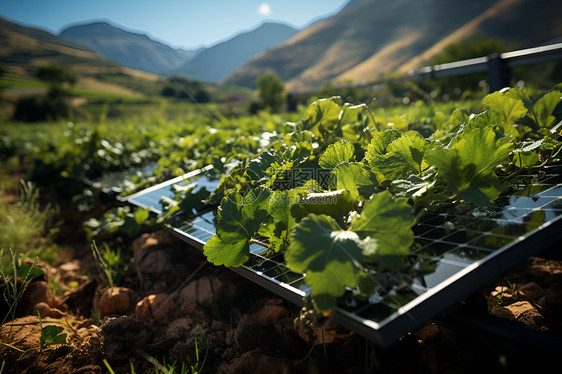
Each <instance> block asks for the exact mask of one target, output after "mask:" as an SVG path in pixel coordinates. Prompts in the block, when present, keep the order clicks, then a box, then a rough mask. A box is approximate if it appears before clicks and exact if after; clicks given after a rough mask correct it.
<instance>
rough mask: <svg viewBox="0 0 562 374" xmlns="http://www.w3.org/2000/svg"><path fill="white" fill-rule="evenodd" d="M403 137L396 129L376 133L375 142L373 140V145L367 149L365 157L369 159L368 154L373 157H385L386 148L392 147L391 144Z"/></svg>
mask: <svg viewBox="0 0 562 374" xmlns="http://www.w3.org/2000/svg"><path fill="white" fill-rule="evenodd" d="M401 136H402V134H401V133H400V131H398V130H396V129H392V130H386V131H384V132H378V133H375V134H374V135H373V140H371V143H370V144H369V146H368V147H367V153H366V154H365V157H367V155H368V154H370V155H371V157H372V156H375V155H384V154H385V153H386V148H387V147H388V146H389V145H390V143H392V142H393V141H395V140H396V139H398V138H400V137H401Z"/></svg>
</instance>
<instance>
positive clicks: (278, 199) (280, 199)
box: [259, 190, 302, 252]
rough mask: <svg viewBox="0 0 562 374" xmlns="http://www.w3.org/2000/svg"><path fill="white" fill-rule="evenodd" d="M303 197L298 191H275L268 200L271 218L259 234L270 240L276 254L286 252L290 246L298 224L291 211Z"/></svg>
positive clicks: (263, 225) (268, 210)
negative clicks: (291, 236) (294, 229)
mask: <svg viewBox="0 0 562 374" xmlns="http://www.w3.org/2000/svg"><path fill="white" fill-rule="evenodd" d="M301 195H302V193H300V192H298V191H296V190H289V191H273V192H272V193H271V195H270V197H269V199H268V207H267V212H268V213H269V217H268V219H267V220H266V221H265V222H264V223H263V224H262V226H260V228H259V234H260V235H262V236H264V237H266V238H268V239H269V245H270V247H271V248H272V249H273V250H275V251H276V252H279V251H284V250H286V249H287V246H288V245H289V234H290V232H291V231H292V230H293V228H294V226H295V224H296V220H295V217H293V215H292V214H291V211H292V209H293V206H294V205H296V204H298V203H299V202H300V199H301Z"/></svg>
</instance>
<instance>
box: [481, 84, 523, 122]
mask: <svg viewBox="0 0 562 374" xmlns="http://www.w3.org/2000/svg"><path fill="white" fill-rule="evenodd" d="M482 104H484V105H485V106H487V107H488V108H490V109H492V110H493V111H494V112H496V113H498V114H499V115H500V117H501V119H502V121H503V122H504V123H505V126H513V124H514V123H515V121H517V120H518V119H519V118H521V117H523V116H524V115H525V114H527V108H525V104H524V103H523V101H522V100H519V99H515V98H512V97H509V96H506V95H504V94H503V93H501V92H499V91H496V92H494V93H491V94H489V95H487V96H486V97H484V99H483V100H482Z"/></svg>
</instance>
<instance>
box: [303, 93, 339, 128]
mask: <svg viewBox="0 0 562 374" xmlns="http://www.w3.org/2000/svg"><path fill="white" fill-rule="evenodd" d="M340 112H341V107H340V106H339V105H338V104H336V103H335V102H334V101H333V100H332V99H320V100H317V101H315V102H314V103H312V104H311V105H310V106H309V107H308V108H307V110H306V112H305V114H304V119H303V120H302V121H301V126H302V130H310V129H312V128H314V127H316V126H323V127H324V128H333V127H335V126H336V125H337V124H338V123H339V116H340Z"/></svg>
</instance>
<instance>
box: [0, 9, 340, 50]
mask: <svg viewBox="0 0 562 374" xmlns="http://www.w3.org/2000/svg"><path fill="white" fill-rule="evenodd" d="M348 2H349V0H278V1H276V0H269V1H267V0H266V1H263V0H262V1H252V0H183V1H181V0H162V1H157V0H96V1H91V0H89V1H86V0H1V1H0V16H2V17H5V18H8V19H11V20H13V21H16V22H18V23H22V24H24V25H29V26H36V27H37V26H39V27H40V28H42V29H45V30H47V31H50V32H52V33H55V34H57V33H58V32H60V31H61V30H62V29H64V28H65V27H67V26H69V25H72V24H77V23H86V22H88V21H94V20H109V21H111V23H113V24H116V25H119V26H124V27H125V28H127V29H128V30H132V31H142V32H145V33H147V34H148V35H149V36H151V37H152V38H153V39H155V40H159V41H164V42H166V43H167V44H170V45H172V46H175V47H185V48H195V47H199V46H208V45H211V44H214V43H216V42H217V41H221V40H225V39H228V38H229V37H231V36H233V35H234V34H237V33H238V32H239V31H243V30H250V29H253V28H255V27H257V26H258V25H259V24H261V23H262V22H264V21H280V22H284V23H287V24H289V25H292V26H294V27H297V28H302V27H304V26H307V25H308V24H310V23H311V22H313V21H315V20H317V19H319V18H323V17H325V16H328V15H332V14H334V13H336V12H338V11H339V10H340V9H341V8H343V6H344V5H345V4H347V3H348Z"/></svg>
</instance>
